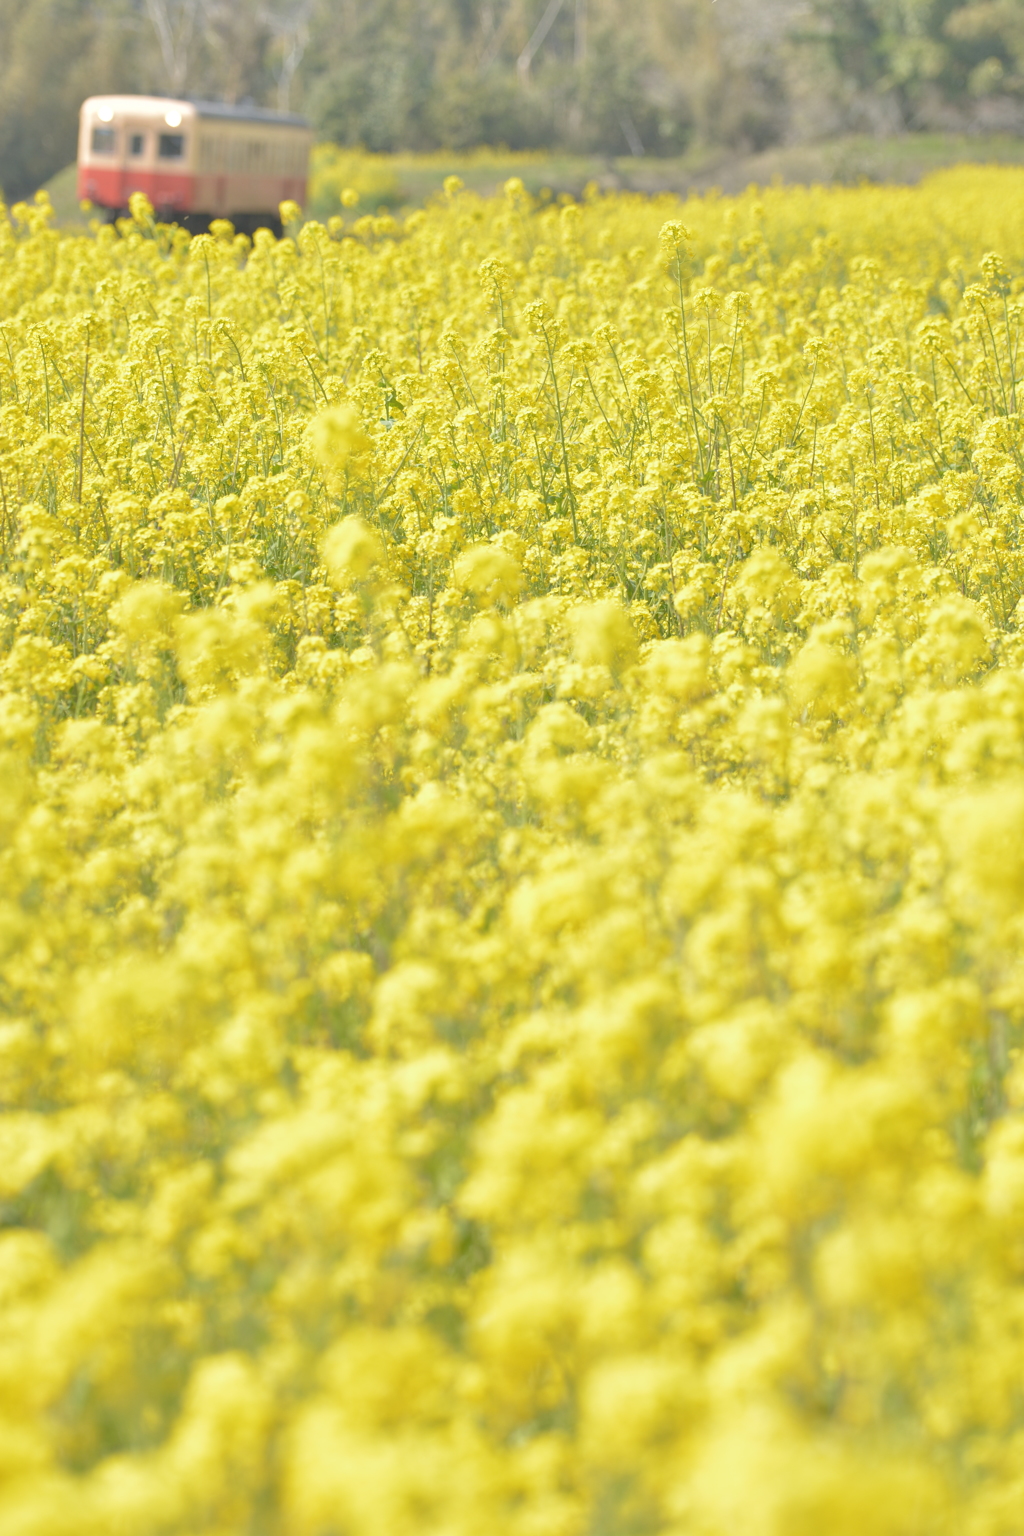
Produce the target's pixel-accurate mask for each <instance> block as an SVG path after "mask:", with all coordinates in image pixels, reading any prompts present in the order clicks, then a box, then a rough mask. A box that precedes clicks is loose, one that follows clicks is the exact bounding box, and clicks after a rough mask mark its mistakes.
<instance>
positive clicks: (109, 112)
mask: <svg viewBox="0 0 1024 1536" xmlns="http://www.w3.org/2000/svg"><path fill="white" fill-rule="evenodd" d="M96 116H97V117H98V118H99V120H100V122H101V123H112V122H113V121H114V109H113V107H100V108H99V109H98V111H97V113H96Z"/></svg>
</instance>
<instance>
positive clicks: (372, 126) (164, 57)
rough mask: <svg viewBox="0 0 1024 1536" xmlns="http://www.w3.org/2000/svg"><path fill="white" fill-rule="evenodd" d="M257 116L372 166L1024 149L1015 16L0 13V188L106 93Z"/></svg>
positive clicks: (182, 4)
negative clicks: (419, 153)
mask: <svg viewBox="0 0 1024 1536" xmlns="http://www.w3.org/2000/svg"><path fill="white" fill-rule="evenodd" d="M111 90H122V91H143V92H155V93H158V94H180V95H189V96H197V97H204V96H205V97H212V98H216V99H221V100H225V101H235V102H237V101H243V100H246V99H252V100H253V101H257V102H260V103H263V104H266V105H277V106H282V107H289V108H291V109H292V110H301V111H303V112H305V113H306V114H307V115H308V116H309V117H310V118H311V119H312V121H313V123H314V124H315V126H316V128H317V130H318V131H319V133H320V134H321V135H322V136H323V137H324V138H328V139H334V140H336V141H337V142H339V143H343V144H362V145H364V146H365V147H367V148H369V149H374V150H392V149H434V148H451V149H464V148H467V147H469V146H471V145H474V144H492V145H499V144H500V145H505V146H507V147H508V148H510V149H527V148H530V149H532V148H541V147H552V148H561V149H565V150H572V151H585V152H591V153H600V154H607V155H623V154H651V155H669V154H678V153H680V152H682V151H684V150H686V149H688V148H691V147H693V146H695V145H696V146H707V147H711V146H716V145H717V146H722V147H723V148H728V149H734V150H739V151H750V150H753V149H759V148H764V147H766V146H768V145H770V144H773V143H778V142H794V141H800V140H805V139H813V138H817V137H822V136H825V135H828V134H832V133H837V132H843V131H848V130H857V129H859V130H865V129H866V130H869V131H875V132H892V131H904V130H912V129H917V128H938V127H946V128H958V129H966V130H968V131H971V130H976V131H977V130H992V129H1009V130H1019V129H1022V128H1024V0H968V3H966V4H958V3H957V0H639V3H638V0H0V186H2V187H3V189H4V192H5V194H6V195H7V196H8V197H9V198H10V197H17V196H23V195H25V194H26V193H29V192H31V191H32V190H33V189H34V188H35V187H36V186H38V185H40V184H41V183H42V182H43V181H45V180H46V179H47V178H48V177H49V176H50V175H52V174H53V172H54V171H55V170H57V169H59V168H60V167H61V166H63V165H65V164H67V163H68V161H69V160H71V159H73V158H74V153H75V132H76V121H77V113H78V107H79V104H80V102H81V100H82V99H83V97H85V96H87V95H90V94H93V93H96V92H101V91H111Z"/></svg>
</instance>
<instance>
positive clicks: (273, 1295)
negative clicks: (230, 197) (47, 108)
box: [0, 169, 1024, 1536]
mask: <svg viewBox="0 0 1024 1536" xmlns="http://www.w3.org/2000/svg"><path fill="white" fill-rule="evenodd" d="M684 226H685V227H684ZM295 228H296V231H297V232H296V234H295V237H294V238H293V239H284V240H280V241H275V240H274V238H273V237H272V236H271V235H270V234H269V233H267V232H262V233H258V234H257V235H256V236H255V239H254V241H252V242H250V241H249V240H248V239H246V238H245V237H242V236H236V235H235V234H234V232H233V231H232V229H231V227H230V226H229V225H228V224H226V223H219V224H216V225H214V226H213V229H212V232H211V233H210V234H209V235H203V236H199V237H196V238H193V239H189V237H188V235H187V234H185V233H183V232H180V231H177V230H173V229H167V228H165V227H163V226H160V225H157V224H155V223H154V220H153V216H152V210H151V209H150V208H149V207H148V206H147V205H146V203H145V200H144V199H141V198H137V199H136V200H135V205H134V207H133V216H132V218H131V219H130V220H124V221H122V222H121V224H120V226H119V228H118V229H114V228H97V229H96V230H94V232H93V234H92V235H91V236H76V235H70V234H68V235H61V234H59V233H57V232H55V231H54V230H53V229H52V228H51V227H50V225H49V216H48V210H47V208H46V206H45V203H37V204H36V205H34V206H26V205H18V206H16V207H14V208H13V209H11V210H10V212H9V214H4V216H3V218H2V219H0V564H2V572H0V785H2V792H0V1106H2V1113H0V1210H2V1227H0V1529H2V1531H3V1532H4V1536H483V1533H488V1536H495V1533H497V1536H627V1533H628V1536H741V1533H742V1536H824V1533H828V1536H942V1533H944V1532H949V1533H950V1536H1019V1532H1020V1530H1021V1526H1022V1518H1024V1517H1022V1513H1021V1512H1022V1509H1024V1057H1022V1056H1021V1055H1020V1049H1021V1043H1022V1041H1024V962H1022V958H1021V956H1022V953H1024V951H1022V940H1024V634H1022V630H1021V618H1022V614H1024V604H1022V599H1024V529H1022V506H1024V415H1022V412H1021V404H1020V401H1019V400H1018V396H1017V390H1018V389H1020V388H1021V387H1022V380H1024V366H1022V358H1021V342H1022V334H1021V332H1022V318H1024V269H1022V268H1021V266H1020V261H1019V252H1020V251H1021V249H1022V248H1024V173H1022V172H1020V171H1016V170H1003V171H1000V170H991V171H978V170H963V169H962V170H958V171H955V172H949V173H944V174H943V175H940V176H937V177H935V178H934V179H932V180H931V181H929V182H927V183H925V184H924V185H923V186H921V187H920V188H918V189H915V190H905V189H891V188H867V187H865V188H859V189H851V190H834V191H828V190H822V189H811V190H799V189H789V190H786V189H781V188H780V189H773V190H770V191H768V192H765V193H764V194H761V195H758V194H756V193H755V192H753V191H752V192H751V193H749V194H747V195H746V196H744V197H741V198H739V199H736V200H731V201H730V200H725V199H720V198H714V197H712V198H707V199H704V200H701V201H696V200H694V201H691V202H690V203H688V204H687V205H686V206H685V207H683V206H680V205H678V204H676V203H672V202H670V201H668V200H661V201H657V200H656V201H653V202H648V201H644V200H641V199H639V198H633V197H626V196H622V197H609V198H603V197H599V196H597V195H594V196H592V197H590V198H588V200H586V201H585V202H584V203H583V204H581V205H574V204H571V203H567V204H565V205H564V206H558V205H548V206H544V207H538V206H534V205H532V204H531V203H530V201H529V200H528V199H527V198H526V196H525V194H524V193H523V190H522V187H521V185H520V184H518V183H516V182H514V181H513V182H510V183H509V184H508V186H507V187H506V189H505V194H504V196H503V197H498V198H495V199H493V200H490V201H485V200H481V199H479V198H477V197H475V196H471V195H470V194H468V193H466V192H465V191H463V190H462V189H461V188H460V187H459V185H458V183H457V182H456V181H455V180H454V179H452V180H450V181H449V183H448V185H447V188H446V194H445V197H444V199H443V200H442V201H439V202H438V203H437V204H435V205H433V206H431V207H430V208H428V209H427V210H425V211H423V212H419V213H416V214H414V215H412V216H411V217H409V218H408V219H406V220H405V221H404V222H402V223H399V222H397V221H396V220H394V219H393V218H391V217H388V216H374V215H367V216H364V217H361V218H358V219H357V220H356V221H355V223H354V224H349V225H344V224H343V223H342V221H341V217H340V215H339V217H338V219H337V220H334V219H332V220H329V221H328V223H327V224H326V226H322V225H319V224H307V225H306V226H305V227H304V228H301V229H298V226H295ZM994 250H999V251H1002V252H1003V259H1000V257H999V256H996V255H993V254H991V252H992V251H994Z"/></svg>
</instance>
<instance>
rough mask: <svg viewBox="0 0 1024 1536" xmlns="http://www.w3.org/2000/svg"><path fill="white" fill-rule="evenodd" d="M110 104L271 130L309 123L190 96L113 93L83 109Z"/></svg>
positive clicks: (289, 114)
mask: <svg viewBox="0 0 1024 1536" xmlns="http://www.w3.org/2000/svg"><path fill="white" fill-rule="evenodd" d="M106 104H109V105H110V106H111V107H112V108H113V109H114V110H115V111H118V112H131V111H133V110H134V111H136V112H138V111H148V112H163V111H164V109H165V108H170V107H179V108H180V107H186V108H189V109H191V111H192V112H193V113H194V114H195V115H196V117H199V118H211V119H213V120H215V121H216V120H219V121H221V122H228V123H262V124H263V125H264V127H267V128H271V127H277V128H305V129H307V130H308V129H309V126H310V125H309V121H308V120H307V119H306V118H304V117H300V116H299V115H298V114H297V113H295V112H275V111H274V109H273V107H258V106H256V105H255V103H254V102H244V103H242V104H240V105H233V104H231V103H229V102H226V101H198V100H196V99H195V98H194V97H190V96H140V95H120V94H119V93H117V92H111V93H110V94H109V95H106V96H90V97H88V99H87V100H86V101H84V102H83V103H82V106H83V110H84V109H85V108H86V107H88V108H91V109H94V110H95V109H96V108H98V107H100V106H101V105H106Z"/></svg>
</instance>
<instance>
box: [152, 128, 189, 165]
mask: <svg viewBox="0 0 1024 1536" xmlns="http://www.w3.org/2000/svg"><path fill="white" fill-rule="evenodd" d="M157 154H158V155H159V156H160V159H161V160H182V159H183V158H184V155H185V135H184V134H183V133H162V134H161V135H160V143H159V145H158V148H157Z"/></svg>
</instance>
